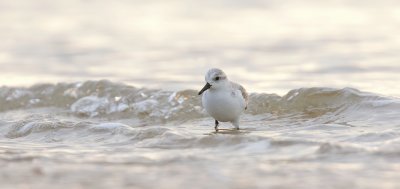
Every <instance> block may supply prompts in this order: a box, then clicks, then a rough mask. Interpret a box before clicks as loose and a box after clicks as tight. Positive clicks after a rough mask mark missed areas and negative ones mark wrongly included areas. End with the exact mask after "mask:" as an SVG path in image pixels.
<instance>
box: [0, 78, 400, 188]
mask: <svg viewBox="0 0 400 189" xmlns="http://www.w3.org/2000/svg"><path fill="white" fill-rule="evenodd" d="M0 91H1V93H0V103H1V105H2V106H1V113H0V120H1V122H0V133H1V135H0V144H1V146H0V164H1V165H2V167H3V168H2V169H1V175H2V176H1V177H0V179H1V180H0V181H1V182H0V183H2V184H1V185H2V186H3V187H4V188H25V187H28V186H29V187H33V188H46V187H51V186H54V185H57V186H58V187H59V188H85V187H92V188H110V187H111V188H132V187H133V188H159V187H160V186H162V188H187V187H190V188H211V187H218V188H248V187H252V188H266V187H267V188H292V187H293V186H296V187H297V188H320V187H326V188H349V187H352V188H397V187H399V183H398V179H399V178H400V174H398V171H399V170H400V161H399V157H400V156H399V155H400V151H399V150H398V149H399V146H400V137H399V135H400V129H399V128H400V119H399V117H398V115H399V113H400V99H398V98H393V97H385V96H381V95H377V94H373V93H367V92H361V91H358V90H356V89H352V88H344V89H331V88H301V89H295V90H292V91H290V92H289V93H288V94H286V95H284V96H278V95H275V94H265V93H251V94H250V104H249V108H248V110H247V112H246V114H245V115H244V116H243V118H242V122H241V130H240V131H235V130H231V128H232V126H231V125H230V124H227V123H223V124H222V126H221V127H222V128H224V129H227V130H222V131H221V132H218V133H216V132H214V131H213V120H212V119H211V118H210V117H209V116H207V115H206V113H205V111H204V110H203V108H202V107H201V105H200V97H199V96H197V94H196V91H194V90H184V91H175V92H173V91H165V90H150V89H142V88H135V87H132V86H128V85H124V84H118V83H112V82H109V81H105V80H104V81H88V82H83V83H70V84H67V83H62V84H57V85H50V84H48V85H36V86H33V87H30V88H15V87H3V88H1V90H0Z"/></svg>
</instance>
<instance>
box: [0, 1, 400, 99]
mask: <svg viewBox="0 0 400 189" xmlns="http://www.w3.org/2000/svg"><path fill="white" fill-rule="evenodd" d="M399 32H400V1H396V0H383V1H376V0H364V1H359V0H343V1H341V0H327V1H317V0H309V1H306V0H290V1H278V0H266V1H265V0H248V1H240V0H213V1H196V0H183V1H178V0H171V1H162V0H147V1H132V0H119V1H105V0H96V1H95V0H64V1H53V0H35V1H24V0H14V1H7V0H2V1H0V41H1V42H0V68H1V71H0V86H1V85H7V86H30V85H34V84H37V83H57V82H77V81H86V80H99V79H108V80H111V81H115V82H124V83H127V84H130V85H134V86H137V87H147V88H161V89H166V90H181V89H200V88H201V87H202V85H203V83H204V73H205V72H206V71H207V70H208V69H209V68H211V67H219V68H222V69H223V70H225V72H226V73H227V74H228V76H229V77H230V78H231V79H232V80H235V81H238V82H240V83H242V84H243V85H245V86H246V88H247V89H248V91H250V92H267V93H278V94H285V93H286V92H287V91H288V90H291V89H294V88H301V87H313V86H318V87H335V88H342V87H354V88H357V89H360V90H365V91H370V92H376V93H381V94H384V95H393V96H400V88H399V87H398V82H399V81H400V74H399V72H400V53H399V51H400V35H399Z"/></svg>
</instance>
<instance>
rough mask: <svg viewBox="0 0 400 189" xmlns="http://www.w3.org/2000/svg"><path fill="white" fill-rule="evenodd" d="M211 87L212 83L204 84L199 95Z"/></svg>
mask: <svg viewBox="0 0 400 189" xmlns="http://www.w3.org/2000/svg"><path fill="white" fill-rule="evenodd" d="M210 87H211V85H210V84H209V83H207V84H206V85H204V87H203V88H202V89H201V90H200V92H199V95H201V94H203V92H204V91H206V90H207V89H209V88H210Z"/></svg>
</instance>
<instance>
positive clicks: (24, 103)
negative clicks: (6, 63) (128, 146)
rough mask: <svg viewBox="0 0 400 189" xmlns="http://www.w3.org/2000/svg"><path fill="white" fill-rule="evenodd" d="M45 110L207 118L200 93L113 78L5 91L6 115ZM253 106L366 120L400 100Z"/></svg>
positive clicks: (278, 99)
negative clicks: (122, 81)
mask: <svg viewBox="0 0 400 189" xmlns="http://www.w3.org/2000/svg"><path fill="white" fill-rule="evenodd" d="M42 107H59V108H63V109H66V110H67V111H68V112H69V113H70V114H71V115H74V116H77V117H91V118H96V117H107V118H115V119H121V118H131V117H136V118H138V119H146V120H158V121H171V120H180V121H185V120H191V119H196V118H201V117H205V116H207V114H206V112H205V111H204V109H203V108H202V107H201V98H200V96H198V95H197V91H195V90H182V91H175V92H174V91H164V90H157V89H145V88H136V87H133V86H128V85H125V84H122V83H113V82H110V81H107V80H101V81H86V82H81V83H59V84H54V85H53V84H40V85H35V86H32V87H29V88H15V87H1V88H0V111H1V112H6V111H10V110H18V109H27V108H42ZM248 107H249V108H248V110H247V111H246V113H247V114H251V115H259V114H274V115H287V114H297V115H301V116H305V117H309V118H316V117H321V116H324V115H326V114H329V115H331V114H336V115H339V114H345V113H346V114H347V115H357V116H364V117H365V116H368V115H367V114H366V113H367V112H371V111H379V112H380V114H382V111H386V112H393V111H394V112H396V113H398V112H399V110H400V100H399V99H396V98H390V97H384V96H380V95H376V94H372V93H367V92H361V91H359V90H357V89H352V88H344V89H332V88H301V89H294V90H291V91H290V92H289V93H288V94H286V95H284V96H278V95H276V94H265V93H252V94H250V100H249V106H248ZM349 111H351V112H352V114H349ZM357 112H358V113H357Z"/></svg>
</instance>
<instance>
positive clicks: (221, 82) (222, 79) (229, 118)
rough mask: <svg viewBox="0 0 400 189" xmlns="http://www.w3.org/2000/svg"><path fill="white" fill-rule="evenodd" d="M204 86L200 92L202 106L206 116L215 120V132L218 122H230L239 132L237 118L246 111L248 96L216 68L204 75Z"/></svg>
mask: <svg viewBox="0 0 400 189" xmlns="http://www.w3.org/2000/svg"><path fill="white" fill-rule="evenodd" d="M205 80H206V82H207V83H206V85H205V86H204V87H203V89H201V90H200V92H199V95H201V94H203V93H204V94H203V96H202V104H203V107H204V108H205V109H206V111H207V112H208V114H210V115H211V116H212V117H213V118H214V119H215V127H214V128H215V131H216V132H218V125H219V122H231V123H232V125H234V126H235V128H236V129H237V130H239V118H240V115H241V114H242V113H243V111H244V110H246V109H247V104H248V99H249V97H248V94H247V92H246V89H245V88H244V87H243V86H241V85H239V84H237V83H234V82H232V81H229V80H228V77H227V76H226V74H225V73H224V72H223V71H222V70H221V69H218V68H212V69H210V70H208V72H207V73H206V75H205Z"/></svg>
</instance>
